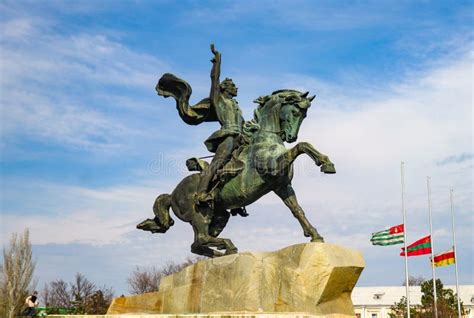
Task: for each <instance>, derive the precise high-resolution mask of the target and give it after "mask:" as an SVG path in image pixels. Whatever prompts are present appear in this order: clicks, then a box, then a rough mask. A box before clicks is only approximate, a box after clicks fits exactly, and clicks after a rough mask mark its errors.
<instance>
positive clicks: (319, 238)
mask: <svg viewBox="0 0 474 318" xmlns="http://www.w3.org/2000/svg"><path fill="white" fill-rule="evenodd" d="M311 242H313V243H324V239H323V238H322V236H319V237H313V238H312V239H311Z"/></svg>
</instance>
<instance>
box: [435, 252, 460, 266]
mask: <svg viewBox="0 0 474 318" xmlns="http://www.w3.org/2000/svg"><path fill="white" fill-rule="evenodd" d="M433 263H434V266H436V267H439V266H448V265H452V264H454V263H456V258H455V257H454V249H453V248H451V249H449V250H447V251H445V252H441V253H439V254H436V255H435V256H434V262H433Z"/></svg>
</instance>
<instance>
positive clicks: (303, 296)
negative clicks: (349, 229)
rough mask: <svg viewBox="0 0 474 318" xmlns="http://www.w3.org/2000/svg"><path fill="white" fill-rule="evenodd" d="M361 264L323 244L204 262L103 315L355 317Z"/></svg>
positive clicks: (354, 254)
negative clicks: (353, 298) (353, 294)
mask: <svg viewBox="0 0 474 318" xmlns="http://www.w3.org/2000/svg"><path fill="white" fill-rule="evenodd" d="M364 265H365V264H364V260H363V258H362V255H361V254H360V253H359V252H357V251H354V250H351V249H348V248H344V247H341V246H337V245H332V244H326V243H307V244H298V245H293V246H289V247H286V248H284V249H281V250H279V251H276V252H269V253H266V252H265V253H263V252H262V253H251V252H246V253H240V254H235V255H229V256H224V257H220V258H215V259H208V260H204V261H200V262H198V263H196V264H194V265H191V266H188V267H187V268H185V269H183V270H182V271H181V272H178V273H175V274H173V275H170V276H167V277H164V278H163V279H162V281H161V283H160V290H159V291H158V292H154V293H147V294H142V295H135V296H128V297H119V298H115V299H114V301H113V302H112V304H111V305H110V307H109V310H108V312H107V314H108V315H109V314H191V313H194V314H212V313H216V314H217V313H219V314H222V313H227V315H228V316H232V314H231V313H233V314H238V313H255V314H259V313H262V314H263V313H307V314H312V315H316V316H322V317H353V316H355V314H354V309H353V306H352V301H351V292H352V289H353V288H354V286H355V284H356V282H357V280H358V278H359V276H360V273H361V272H362V270H363V268H364ZM229 314H230V315H229Z"/></svg>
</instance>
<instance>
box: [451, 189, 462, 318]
mask: <svg viewBox="0 0 474 318" xmlns="http://www.w3.org/2000/svg"><path fill="white" fill-rule="evenodd" d="M450 201H451V216H452V226H453V250H454V269H455V272H456V294H457V295H456V296H457V300H458V317H459V318H461V301H460V300H459V297H460V296H459V277H458V252H457V251H456V230H455V227H454V203H453V189H451V190H450Z"/></svg>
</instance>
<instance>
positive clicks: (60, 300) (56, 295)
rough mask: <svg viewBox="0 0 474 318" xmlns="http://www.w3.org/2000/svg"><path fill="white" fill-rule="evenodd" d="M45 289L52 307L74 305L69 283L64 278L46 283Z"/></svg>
mask: <svg viewBox="0 0 474 318" xmlns="http://www.w3.org/2000/svg"><path fill="white" fill-rule="evenodd" d="M46 286H47V288H45V290H44V291H43V292H45V291H47V293H48V300H49V305H50V306H51V307H62V308H70V307H71V305H72V295H71V293H70V291H69V286H68V284H67V283H66V282H65V281H64V280H62V279H58V280H55V281H52V282H50V283H49V284H48V285H46ZM45 298H46V297H45V295H44V294H43V299H45Z"/></svg>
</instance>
